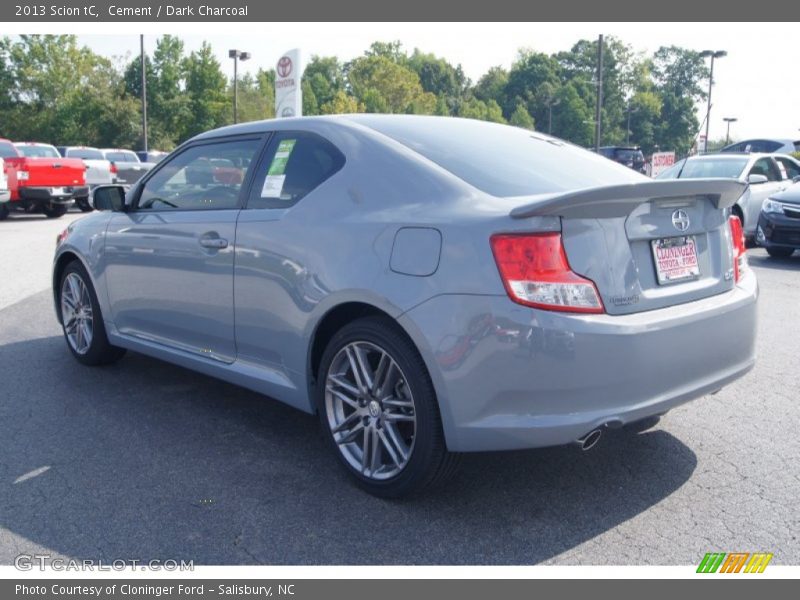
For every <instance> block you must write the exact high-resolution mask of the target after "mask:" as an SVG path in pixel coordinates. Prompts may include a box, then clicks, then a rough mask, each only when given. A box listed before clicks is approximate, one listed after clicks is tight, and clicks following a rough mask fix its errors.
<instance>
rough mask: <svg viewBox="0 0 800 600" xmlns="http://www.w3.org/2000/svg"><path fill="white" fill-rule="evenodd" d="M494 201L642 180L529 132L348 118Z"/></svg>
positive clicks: (458, 122)
mask: <svg viewBox="0 0 800 600" xmlns="http://www.w3.org/2000/svg"><path fill="white" fill-rule="evenodd" d="M351 118H352V119H353V120H354V121H356V122H358V123H362V124H364V125H366V126H368V127H370V128H372V129H374V130H375V131H377V132H379V133H382V134H384V135H386V136H388V137H390V138H393V139H394V140H396V141H398V142H400V143H401V144H403V145H405V146H408V147H409V148H411V149H412V150H414V151H415V152H417V153H419V154H421V155H422V156H424V157H425V158H427V159H429V160H431V161H432V162H434V163H436V164H438V165H439V166H441V167H442V168H444V169H446V170H447V171H449V172H450V173H452V174H453V175H455V176H456V177H458V178H460V179H462V180H464V181H466V182H467V183H469V184H470V185H472V186H474V187H476V188H478V189H479V190H482V191H484V192H486V193H488V194H491V195H493V196H498V197H509V196H528V195H534V194H545V193H552V192H562V191H567V190H575V189H580V188H588V187H597V186H603V185H617V184H624V183H633V182H637V181H642V180H647V178H646V177H644V176H643V175H640V174H638V173H636V172H634V171H631V170H630V169H628V168H627V167H624V166H622V165H620V164H618V163H616V162H613V161H609V160H607V159H606V158H604V157H602V156H600V155H597V154H595V153H593V152H589V151H588V150H584V149H583V148H579V147H578V146H574V145H572V144H570V143H568V142H563V141H561V140H557V139H555V138H550V137H548V136H545V135H542V134H539V133H537V132H534V131H528V130H526V129H520V128H517V127H509V126H507V125H498V124H496V123H488V122H485V121H473V120H469V119H454V118H442V117H439V118H437V117H396V118H391V117H388V118H387V117H380V116H371V115H363V116H362V115H359V116H357V117H351Z"/></svg>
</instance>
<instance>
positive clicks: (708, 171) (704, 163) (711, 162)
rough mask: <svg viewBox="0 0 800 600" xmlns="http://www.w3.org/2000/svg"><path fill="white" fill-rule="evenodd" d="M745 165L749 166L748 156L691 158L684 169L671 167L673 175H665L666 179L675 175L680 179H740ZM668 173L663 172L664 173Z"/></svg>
mask: <svg viewBox="0 0 800 600" xmlns="http://www.w3.org/2000/svg"><path fill="white" fill-rule="evenodd" d="M679 164H682V163H679ZM745 166H747V158H741V159H730V158H698V159H695V160H691V159H689V160H687V161H686V164H684V165H683V168H682V169H680V168H678V169H675V168H674V167H673V169H670V175H671V177H664V179H670V178H675V177H678V178H680V179H702V178H704V177H725V178H728V179H738V178H739V177H740V176H741V174H742V171H743V170H744V168H745ZM678 173H680V174H678ZM666 174H667V173H663V175H666Z"/></svg>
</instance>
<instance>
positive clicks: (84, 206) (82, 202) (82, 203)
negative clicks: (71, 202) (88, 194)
mask: <svg viewBox="0 0 800 600" xmlns="http://www.w3.org/2000/svg"><path fill="white" fill-rule="evenodd" d="M75 206H77V207H78V209H80V211H81V212H92V211H93V210H94V208H92V205H91V204H90V203H89V198H76V199H75Z"/></svg>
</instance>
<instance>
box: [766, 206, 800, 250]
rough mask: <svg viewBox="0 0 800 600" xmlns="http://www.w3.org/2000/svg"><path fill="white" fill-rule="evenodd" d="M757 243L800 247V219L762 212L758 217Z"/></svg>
mask: <svg viewBox="0 0 800 600" xmlns="http://www.w3.org/2000/svg"><path fill="white" fill-rule="evenodd" d="M756 243H757V244H758V245H759V246H763V247H764V248H800V219H793V218H791V217H787V216H786V215H782V214H777V213H765V212H762V213H761V214H760V215H759V217H758V228H757V229H756Z"/></svg>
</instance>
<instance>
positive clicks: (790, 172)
mask: <svg viewBox="0 0 800 600" xmlns="http://www.w3.org/2000/svg"><path fill="white" fill-rule="evenodd" d="M775 160H777V161H778V162H779V163H780V164H781V165H783V168H784V169H786V176H787V177H788V178H789V179H794V178H795V177H797V176H798V175H800V167H798V166H797V164H796V163H794V162H792V161H791V160H789V159H788V158H780V157H778V158H776V159H775Z"/></svg>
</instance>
